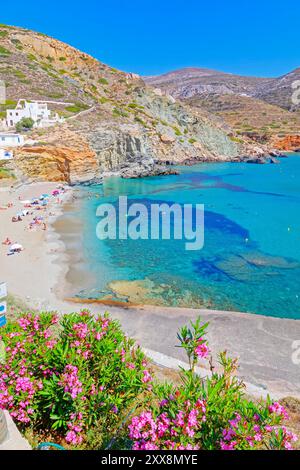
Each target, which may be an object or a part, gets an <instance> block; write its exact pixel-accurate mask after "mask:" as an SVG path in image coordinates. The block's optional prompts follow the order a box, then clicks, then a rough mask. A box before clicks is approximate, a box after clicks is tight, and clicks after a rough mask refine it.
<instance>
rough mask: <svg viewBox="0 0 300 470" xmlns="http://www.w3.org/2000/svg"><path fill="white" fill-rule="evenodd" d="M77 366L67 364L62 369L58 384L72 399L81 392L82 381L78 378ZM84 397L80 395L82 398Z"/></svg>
mask: <svg viewBox="0 0 300 470" xmlns="http://www.w3.org/2000/svg"><path fill="white" fill-rule="evenodd" d="M77 374H78V368H77V367H76V366H72V365H71V364H69V365H67V366H66V367H65V369H64V373H63V374H62V377H61V380H60V382H59V385H62V386H63V387H64V391H65V392H66V393H70V395H71V397H72V398H73V400H74V399H75V398H76V397H77V395H79V394H80V393H82V391H83V388H82V383H81V382H80V380H79V379H78V375H77ZM83 398H84V397H82V400H83Z"/></svg>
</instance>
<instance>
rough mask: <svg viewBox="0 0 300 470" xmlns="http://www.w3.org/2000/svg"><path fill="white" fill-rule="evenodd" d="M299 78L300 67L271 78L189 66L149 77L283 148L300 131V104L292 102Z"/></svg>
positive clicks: (243, 131)
mask: <svg viewBox="0 0 300 470" xmlns="http://www.w3.org/2000/svg"><path fill="white" fill-rule="evenodd" d="M299 79H300V69H297V70H295V71H294V72H291V73H290V74H287V75H285V76H283V77H279V78H271V79H270V78H258V77H243V76H239V75H233V74H226V73H223V72H218V71H213V70H208V69H201V68H186V69H181V70H178V71H174V72H170V73H167V74H164V75H161V76H157V77H146V78H145V81H146V83H148V84H149V85H152V86H154V87H158V88H160V89H161V90H163V92H164V93H168V94H171V95H172V96H175V97H176V98H178V99H181V100H183V101H185V102H187V103H189V104H190V105H191V106H193V107H196V108H197V109H202V110H203V109H205V110H206V111H207V112H209V113H212V114H215V115H217V116H219V117H220V118H222V119H223V120H224V121H225V122H226V123H227V124H228V125H229V126H231V127H232V128H233V129H234V131H235V132H236V133H237V134H239V135H241V136H243V137H250V138H252V139H255V140H257V141H258V142H260V143H271V144H274V143H275V145H277V146H278V148H282V147H281V144H280V142H281V140H282V139H283V138H286V137H287V138H288V137H289V136H290V135H292V136H295V135H300V108H299V106H297V105H294V104H293V103H292V93H293V91H294V90H293V88H292V83H293V82H294V81H295V80H299ZM277 142H278V144H277ZM297 147H299V143H298V145H297Z"/></svg>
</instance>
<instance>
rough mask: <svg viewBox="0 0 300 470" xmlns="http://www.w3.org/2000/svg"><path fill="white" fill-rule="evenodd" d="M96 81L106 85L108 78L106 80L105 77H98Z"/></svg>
mask: <svg viewBox="0 0 300 470" xmlns="http://www.w3.org/2000/svg"><path fill="white" fill-rule="evenodd" d="M98 83H101V84H102V85H108V80H106V78H103V77H101V78H99V79H98Z"/></svg>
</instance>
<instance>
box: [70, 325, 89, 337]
mask: <svg viewBox="0 0 300 470" xmlns="http://www.w3.org/2000/svg"><path fill="white" fill-rule="evenodd" d="M73 329H74V331H75V333H76V336H77V338H79V339H85V338H86V337H87V335H88V334H89V328H88V325H87V324H86V323H83V322H81V323H75V324H74V325H73Z"/></svg>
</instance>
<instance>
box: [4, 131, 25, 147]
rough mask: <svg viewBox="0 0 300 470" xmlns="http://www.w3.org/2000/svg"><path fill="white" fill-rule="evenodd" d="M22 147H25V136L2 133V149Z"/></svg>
mask: <svg viewBox="0 0 300 470" xmlns="http://www.w3.org/2000/svg"><path fill="white" fill-rule="evenodd" d="M20 145H24V136H23V135H20V134H2V133H0V148H7V147H8V148H10V147H19V146H20Z"/></svg>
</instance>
